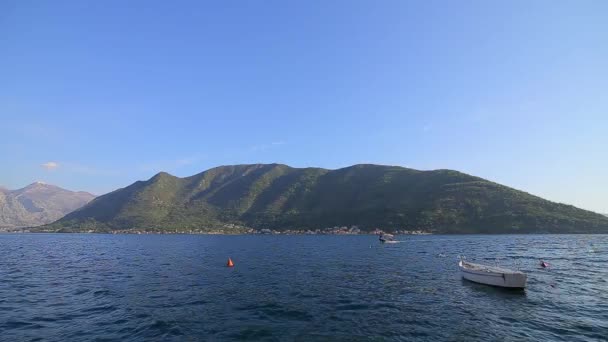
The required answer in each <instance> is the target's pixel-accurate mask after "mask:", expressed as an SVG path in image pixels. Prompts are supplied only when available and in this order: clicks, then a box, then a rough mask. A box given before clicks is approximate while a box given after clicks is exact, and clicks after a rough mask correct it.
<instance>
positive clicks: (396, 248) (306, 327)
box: [0, 234, 608, 341]
mask: <svg viewBox="0 0 608 342" xmlns="http://www.w3.org/2000/svg"><path fill="white" fill-rule="evenodd" d="M399 240H405V242H402V243H398V244H392V245H381V244H379V243H378V242H377V238H376V237H375V236H199V235H195V236H185V235H139V236H135V235H80V234H74V235H63V234H57V235H44V234H40V235H35V234H33V235H30V234H23V235H0V274H1V275H2V282H0V331H2V339H6V340H36V339H44V340H55V341H66V340H67V341H81V340H92V339H115V340H149V339H162V340H175V341H182V340H189V341H203V340H209V339H216V340H229V339H234V340H285V339H288V340H293V339H301V340H328V339H329V340H336V339H343V340H352V339H369V338H372V339H373V338H376V339H380V340H383V339H403V340H410V339H419V340H429V341H431V340H469V341H470V340H477V341H488V340H561V341H577V340H602V339H604V340H605V339H606V336H608V267H606V263H607V261H608V236H602V235H595V236H591V235H529V236H523V235H518V236H479V235H478V236H413V237H408V238H403V237H402V238H400V239H399ZM459 255H466V257H467V259H468V260H471V261H478V262H482V263H487V264H495V263H498V264H499V265H502V266H505V267H519V268H520V269H521V270H522V271H524V272H527V273H528V288H527V289H526V291H525V292H522V291H519V292H517V291H505V290H501V289H497V288H492V287H488V286H484V285H480V284H474V283H471V282H467V281H463V280H462V279H461V278H460V277H459V274H458V267H457V257H458V256H459ZM228 257H231V258H232V260H234V262H235V265H236V266H235V267H234V268H226V267H225V265H226V260H227V258H228ZM540 258H542V259H545V260H546V261H547V262H549V264H550V265H551V267H550V268H548V269H542V268H540V266H539V262H538V260H539V259H540Z"/></svg>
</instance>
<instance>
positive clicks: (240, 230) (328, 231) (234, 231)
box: [86, 225, 432, 235]
mask: <svg viewBox="0 0 608 342" xmlns="http://www.w3.org/2000/svg"><path fill="white" fill-rule="evenodd" d="M222 228H223V229H218V230H206V229H205V230H203V229H200V230H196V229H190V230H163V231H155V230H144V229H122V230H114V231H112V232H111V234H206V235H249V234H251V235H380V234H382V233H386V232H387V231H384V230H382V229H379V228H376V229H374V230H371V231H364V230H361V229H360V228H359V227H358V226H350V227H347V226H335V227H329V228H324V229H314V230H312V229H307V230H303V229H286V230H275V229H267V228H264V229H254V228H246V227H242V226H237V225H226V226H224V227H222ZM226 231H229V232H226ZM95 232H96V231H93V230H89V231H86V233H95ZM390 232H391V233H392V234H397V235H429V234H432V233H431V232H428V231H424V230H390Z"/></svg>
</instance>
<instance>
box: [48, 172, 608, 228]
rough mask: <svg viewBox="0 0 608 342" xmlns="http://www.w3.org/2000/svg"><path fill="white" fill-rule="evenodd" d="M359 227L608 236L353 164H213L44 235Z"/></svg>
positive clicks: (554, 207) (600, 219)
mask: <svg viewBox="0 0 608 342" xmlns="http://www.w3.org/2000/svg"><path fill="white" fill-rule="evenodd" d="M352 225H356V226H358V227H359V228H361V229H362V230H372V229H374V228H380V229H384V230H387V231H394V230H397V229H398V230H426V231H432V232H437V233H533V232H534V233H538V232H546V233H586V232H603V233H608V218H606V217H604V216H602V215H600V214H596V213H593V212H590V211H586V210H582V209H578V208H575V207H573V206H570V205H565V204H559V203H553V202H550V201H547V200H544V199H542V198H540V197H537V196H533V195H530V194H528V193H525V192H522V191H518V190H515V189H512V188H509V187H506V186H503V185H500V184H496V183H493V182H490V181H487V180H484V179H481V178H478V177H474V176H470V175H467V174H464V173H461V172H458V171H452V170H433V171H418V170H413V169H408V168H403V167H396V166H382V165H354V166H350V167H346V168H342V169H338V170H327V169H321V168H292V167H289V166H286V165H280V164H256V165H233V166H220V167H216V168H213V169H210V170H207V171H204V172H202V173H199V174H196V175H194V176H191V177H186V178H178V177H175V176H172V175H170V174H168V173H164V172H161V173H159V174H157V175H155V176H154V177H152V178H150V179H149V180H147V181H138V182H135V183H133V184H132V185H130V186H128V187H126V188H122V189H119V190H116V191H114V192H111V193H109V194H106V195H103V196H100V197H98V198H96V199H95V200H93V201H91V202H90V203H89V204H87V205H86V206H84V207H82V208H81V209H79V210H76V211H74V212H72V213H70V214H68V215H66V216H65V217H63V218H62V219H60V220H59V221H57V222H55V223H53V224H50V225H47V226H44V227H41V228H42V229H41V230H45V231H68V232H72V231H89V230H90V231H100V232H101V231H113V230H135V229H137V230H148V231H200V232H211V231H214V232H223V233H238V232H243V231H246V229H248V228H254V229H262V228H269V229H276V230H286V229H290V230H294V229H295V230H306V229H317V228H320V229H322V228H326V227H333V226H352Z"/></svg>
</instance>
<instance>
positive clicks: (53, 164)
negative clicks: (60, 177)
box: [40, 161, 59, 171]
mask: <svg viewBox="0 0 608 342" xmlns="http://www.w3.org/2000/svg"><path fill="white" fill-rule="evenodd" d="M40 166H42V167H43V168H45V169H46V170H48V171H52V170H55V169H56V168H58V167H59V164H58V163H56V162H53V161H50V162H46V163H44V164H41V165H40Z"/></svg>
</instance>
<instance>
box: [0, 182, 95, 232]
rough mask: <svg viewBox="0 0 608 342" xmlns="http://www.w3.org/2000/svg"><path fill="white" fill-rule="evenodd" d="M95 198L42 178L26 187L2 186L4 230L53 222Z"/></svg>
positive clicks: (0, 218) (0, 227)
mask: <svg viewBox="0 0 608 342" xmlns="http://www.w3.org/2000/svg"><path fill="white" fill-rule="evenodd" d="M93 198H95V196H94V195H92V194H90V193H88V192H82V191H79V192H74V191H69V190H65V189H62V188H60V187H57V186H54V185H50V184H45V183H42V182H36V183H32V184H30V185H28V186H26V187H25V188H23V189H18V190H8V189H6V188H0V231H5V230H10V229H14V228H20V227H34V226H40V225H43V224H47V223H51V222H53V221H56V220H58V219H60V218H61V217H63V216H65V215H66V214H68V213H70V212H72V211H74V210H76V209H78V208H80V207H82V206H83V205H85V204H87V203H88V202H89V201H91V200H92V199H93Z"/></svg>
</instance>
